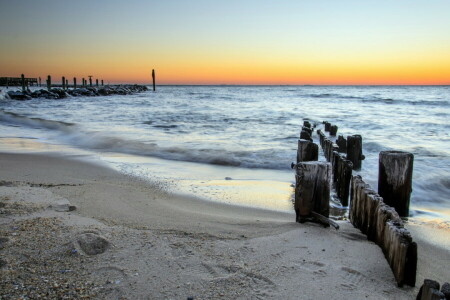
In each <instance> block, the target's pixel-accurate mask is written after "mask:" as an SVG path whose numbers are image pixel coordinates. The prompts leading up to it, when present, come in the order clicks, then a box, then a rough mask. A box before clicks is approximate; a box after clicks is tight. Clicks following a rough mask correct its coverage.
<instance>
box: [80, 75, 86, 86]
mask: <svg viewBox="0 0 450 300" xmlns="http://www.w3.org/2000/svg"><path fill="white" fill-rule="evenodd" d="M81 82H82V83H81V86H82V87H85V86H86V80H85V79H84V77H83V78H82V79H81Z"/></svg>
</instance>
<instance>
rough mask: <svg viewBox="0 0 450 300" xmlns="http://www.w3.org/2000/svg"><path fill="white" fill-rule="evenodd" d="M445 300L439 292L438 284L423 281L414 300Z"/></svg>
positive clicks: (432, 281)
mask: <svg viewBox="0 0 450 300" xmlns="http://www.w3.org/2000/svg"><path fill="white" fill-rule="evenodd" d="M441 299H442V300H445V299H448V298H446V295H445V294H444V293H443V292H441V291H439V282H437V281H434V280H431V279H425V280H424V281H423V285H422V286H421V287H420V290H419V294H418V295H417V298H416V300H441Z"/></svg>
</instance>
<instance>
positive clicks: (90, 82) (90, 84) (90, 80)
mask: <svg viewBox="0 0 450 300" xmlns="http://www.w3.org/2000/svg"><path fill="white" fill-rule="evenodd" d="M88 77H89V86H92V75H89V76H88Z"/></svg>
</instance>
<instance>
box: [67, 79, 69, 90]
mask: <svg viewBox="0 0 450 300" xmlns="http://www.w3.org/2000/svg"><path fill="white" fill-rule="evenodd" d="M68 89H69V79H66V90H68Z"/></svg>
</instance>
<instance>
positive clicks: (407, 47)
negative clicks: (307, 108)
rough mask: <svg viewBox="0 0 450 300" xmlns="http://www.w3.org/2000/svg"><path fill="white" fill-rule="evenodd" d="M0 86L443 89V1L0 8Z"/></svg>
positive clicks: (195, 0) (17, 3) (41, 3)
mask: <svg viewBox="0 0 450 300" xmlns="http://www.w3.org/2000/svg"><path fill="white" fill-rule="evenodd" d="M0 30H1V36H0V45H1V47H0V76H20V74H21V73H24V74H25V75H26V76H27V77H39V76H41V77H42V78H44V77H45V76H46V75H49V74H50V75H52V77H53V78H55V81H59V80H60V78H61V76H63V75H64V76H66V77H68V78H72V77H78V78H81V77H87V75H93V76H94V78H100V79H104V80H105V82H110V83H120V82H130V83H149V82H150V80H151V70H152V69H153V68H154V69H156V73H157V82H158V83H159V84H450V1H449V0H439V1H436V0H428V1H418V0H395V1H392V0H389V1H388V0H386V1H383V0H378V1H366V0H347V1H346V0H340V1H336V0H316V1H312V0H310V1H301V0H296V1H295V0H284V1H264V0H259V1H258V0H239V1H237V0H227V1H213V0H204V1H199V0H191V1H187V0H186V1H181V0H180V1H177V0H164V1H144V0H142V1H138V0H129V1H111V0H109V1H95V0H90V1H85V0H81V1H64V0H59V1H50V0H29V1H28V0H14V1H6V0H0Z"/></svg>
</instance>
